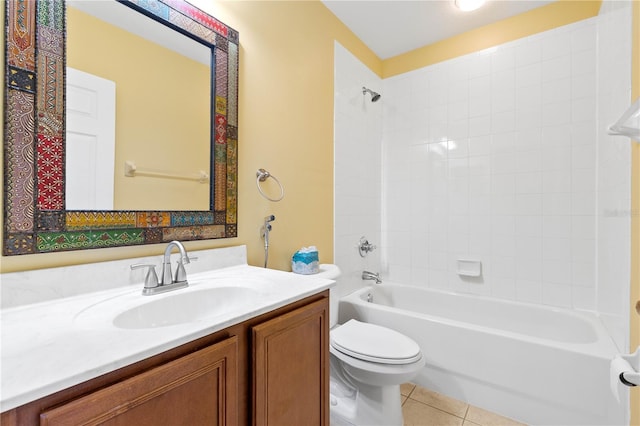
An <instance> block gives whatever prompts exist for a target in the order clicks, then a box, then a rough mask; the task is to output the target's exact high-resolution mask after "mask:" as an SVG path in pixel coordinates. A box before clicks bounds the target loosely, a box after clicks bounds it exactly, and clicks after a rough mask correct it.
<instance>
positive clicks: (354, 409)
mask: <svg viewBox="0 0 640 426" xmlns="http://www.w3.org/2000/svg"><path fill="white" fill-rule="evenodd" d="M345 389H347V390H346V391H345ZM330 403H331V426H364V425H367V426H378V425H379V426H402V423H403V419H402V403H401V399H400V386H399V385H390V386H369V385H365V384H362V383H360V384H359V389H358V390H354V389H350V390H349V388H348V387H347V386H346V385H344V384H343V383H340V382H339V381H338V380H336V379H334V378H332V383H331V395H330Z"/></svg>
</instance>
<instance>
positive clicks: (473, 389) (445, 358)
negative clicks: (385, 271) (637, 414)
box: [339, 283, 628, 425]
mask: <svg viewBox="0 0 640 426" xmlns="http://www.w3.org/2000/svg"><path fill="white" fill-rule="evenodd" d="M350 318H355V319H358V320H360V321H366V322H369V323H374V324H379V325H384V326H386V327H389V328H392V329H395V330H397V331H399V332H401V333H404V334H406V335H407V336H409V337H411V338H413V339H414V340H415V341H416V342H417V343H418V344H419V345H420V347H421V348H422V352H423V353H424V355H425V357H426V360H427V365H426V366H425V368H424V369H423V371H422V372H421V373H420V374H419V376H418V377H417V378H416V379H415V380H414V381H415V382H416V383H417V384H419V385H421V386H424V387H426V388H429V389H432V390H434V391H436V392H439V393H442V394H445V395H448V396H450V397H453V398H456V399H459V400H462V401H466V402H468V403H470V404H472V405H475V406H478V407H481V408H484V409H487V410H490V411H493V412H495V413H498V414H502V415H504V416H507V417H510V418H512V419H515V420H518V421H520V422H523V423H527V424H530V425H618V424H620V425H622V424H628V420H627V412H628V407H627V404H625V403H618V402H617V401H616V399H615V398H614V396H613V393H612V392H611V390H610V387H609V366H610V360H611V359H612V358H613V357H614V356H615V354H616V353H617V349H616V347H615V345H614V343H613V341H612V339H611V338H610V337H609V336H608V334H607V333H606V331H605V330H604V327H603V326H602V324H601V322H600V320H599V319H598V318H597V317H596V316H595V315H592V314H590V313H587V312H576V311H570V310H563V309H556V308H547V307H544V306H538V305H531V304H526V303H519V302H511V301H502V300H496V299H490V298H484V297H478V296H472V295H464V294H455V293H447V292H442V291H437V290H431V289H425V288H419V287H412V286H406V285H401V284H395V283H384V284H382V285H377V286H373V287H366V288H364V289H361V290H358V291H356V292H354V293H352V294H350V295H348V296H345V297H343V298H341V299H340V303H339V322H340V323H343V322H345V321H346V320H348V319H350ZM622 399H623V400H624V398H622Z"/></svg>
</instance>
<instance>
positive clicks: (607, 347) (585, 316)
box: [340, 281, 618, 359]
mask: <svg viewBox="0 0 640 426" xmlns="http://www.w3.org/2000/svg"><path fill="white" fill-rule="evenodd" d="M379 285H380V286H382V287H389V286H398V287H406V288H411V289H419V290H424V291H426V292H435V293H440V294H445V295H450V296H453V297H472V298H479V299H482V300H487V301H490V302H498V303H505V304H515V305H522V306H527V307H533V308H536V309H542V310H547V311H551V312H561V313H563V314H567V315H570V316H574V317H577V318H579V319H581V320H584V321H587V322H588V323H589V324H590V325H591V326H592V327H593V329H594V331H595V333H596V337H597V340H596V341H595V342H590V343H570V342H559V341H556V340H551V339H543V338H540V337H536V336H529V335H524V334H521V333H516V332H513V331H507V330H499V329H496V328H492V327H486V326H481V325H476V324H473V323H469V322H464V321H458V320H454V319H449V318H443V317H438V316H435V315H429V314H425V313H421V312H414V311H409V310H406V309H402V308H395V307H389V306H386V305H382V304H377V303H375V302H374V303H373V304H374V305H375V309H381V310H383V311H386V312H398V311H402V312H410V313H412V314H413V315H418V316H421V317H424V318H427V319H429V320H430V321H433V322H435V323H437V324H445V325H450V326H455V327H465V328H469V329H471V330H474V331H478V332H482V333H491V334H498V335H501V336H504V337H508V338H513V339H516V340H519V341H528V342H535V343H538V344H542V345H546V346H551V347H555V348H558V349H563V350H568V351H571V352H576V353H581V354H584V353H588V354H590V355H593V356H598V357H601V358H605V359H613V357H614V356H615V355H616V354H617V353H618V349H617V347H616V345H615V342H614V340H613V338H612V337H611V336H610V335H609V333H608V332H607V331H606V328H605V326H604V324H603V322H602V319H601V318H600V315H598V314H597V313H596V312H593V311H574V310H570V309H566V308H558V307H552V306H545V305H536V304H532V303H527V302H521V301H511V300H504V299H496V298H491V297H487V296H480V295H475V294H470V293H458V292H452V291H446V290H441V289H433V288H424V287H418V286H411V285H406V284H399V283H396V282H390V281H386V282H384V283H382V284H379ZM372 290H373V291H375V287H374V286H367V287H363V288H360V289H358V290H356V291H354V292H352V293H350V294H348V295H345V296H343V297H341V298H340V301H341V302H342V301H344V302H347V303H351V304H354V305H363V306H365V304H367V303H368V302H366V301H364V300H363V299H362V298H361V295H362V294H364V293H367V292H368V291H372Z"/></svg>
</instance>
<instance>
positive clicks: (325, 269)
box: [316, 263, 340, 328]
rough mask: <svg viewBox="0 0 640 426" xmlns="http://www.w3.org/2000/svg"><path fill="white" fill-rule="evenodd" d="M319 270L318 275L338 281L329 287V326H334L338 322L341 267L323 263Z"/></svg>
mask: <svg viewBox="0 0 640 426" xmlns="http://www.w3.org/2000/svg"><path fill="white" fill-rule="evenodd" d="M318 269H319V271H318V273H317V274H316V276H319V277H322V278H327V279H330V280H334V281H336V285H335V286H334V287H331V288H330V289H329V327H330V328H331V327H333V326H335V325H336V324H337V323H338V304H339V298H338V296H337V294H338V289H337V286H338V285H340V282H339V281H338V278H339V277H340V268H338V265H334V264H331V263H321V264H320V266H319V267H318Z"/></svg>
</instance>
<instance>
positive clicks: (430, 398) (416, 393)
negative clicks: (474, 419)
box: [409, 386, 469, 418]
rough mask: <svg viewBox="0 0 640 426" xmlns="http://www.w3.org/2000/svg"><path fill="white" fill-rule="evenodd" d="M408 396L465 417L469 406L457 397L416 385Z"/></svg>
mask: <svg viewBox="0 0 640 426" xmlns="http://www.w3.org/2000/svg"><path fill="white" fill-rule="evenodd" d="M409 398H411V399H414V400H416V401H420V402H423V403H425V404H428V405H431V406H432V407H435V408H438V409H440V410H442V411H446V412H447V413H451V414H453V415H455V416H458V417H462V418H464V417H465V414H466V413H467V408H468V406H469V405H468V404H467V403H465V402H462V401H458V400H457V399H453V398H450V397H448V396H445V395H442V394H439V393H437V392H434V391H430V390H428V389H425V388H423V387H420V386H416V388H415V389H414V390H413V392H412V393H411V395H410V396H409Z"/></svg>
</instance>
